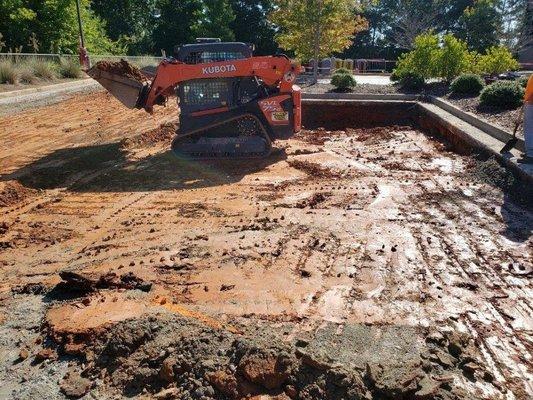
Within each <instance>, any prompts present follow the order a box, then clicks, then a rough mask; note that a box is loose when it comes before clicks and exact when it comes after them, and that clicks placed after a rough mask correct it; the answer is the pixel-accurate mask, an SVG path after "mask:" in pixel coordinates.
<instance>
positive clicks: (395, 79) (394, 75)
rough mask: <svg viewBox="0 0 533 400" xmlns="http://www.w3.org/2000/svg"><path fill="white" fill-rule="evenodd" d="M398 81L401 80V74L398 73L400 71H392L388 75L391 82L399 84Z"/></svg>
mask: <svg viewBox="0 0 533 400" xmlns="http://www.w3.org/2000/svg"><path fill="white" fill-rule="evenodd" d="M400 79H402V74H401V73H400V71H398V70H397V69H395V70H394V71H392V74H391V75H390V80H391V82H395V83H396V82H400Z"/></svg>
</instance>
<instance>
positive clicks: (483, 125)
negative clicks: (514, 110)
mask: <svg viewBox="0 0 533 400" xmlns="http://www.w3.org/2000/svg"><path fill="white" fill-rule="evenodd" d="M428 99H429V101H430V103H432V104H435V105H436V106H438V107H440V108H442V109H443V110H446V111H448V112H449V113H450V114H452V115H454V116H456V117H458V118H460V119H462V120H463V121H465V122H468V123H469V124H470V125H473V126H475V127H476V128H479V129H481V130H482V131H483V132H485V133H488V134H489V135H491V136H492V137H493V138H496V139H498V140H499V141H501V142H504V143H506V142H508V141H509V140H511V139H512V137H513V135H511V134H510V133H509V132H507V131H505V130H503V129H501V128H498V127H497V126H494V125H492V124H490V123H488V122H486V121H483V120H482V119H479V118H478V117H476V116H475V115H474V114H471V113H469V112H466V111H463V110H461V109H460V108H457V107H455V106H454V105H453V104H451V103H449V102H447V101H445V100H442V99H440V98H438V97H436V96H429V97H428ZM515 147H516V148H517V149H518V150H520V151H522V152H523V151H524V150H525V143H524V139H522V138H518V142H517V144H516V146H515Z"/></svg>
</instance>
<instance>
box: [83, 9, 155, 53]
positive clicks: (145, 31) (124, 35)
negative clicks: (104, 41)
mask: <svg viewBox="0 0 533 400" xmlns="http://www.w3.org/2000/svg"><path fill="white" fill-rule="evenodd" d="M156 3H157V0H119V1H109V0H92V2H91V9H92V10H93V11H94V13H95V14H96V15H98V16H99V17H100V18H101V19H102V20H103V21H104V22H105V24H106V32H107V34H108V36H109V37H110V38H111V39H112V40H114V41H118V42H120V43H121V44H123V45H124V47H125V48H126V49H127V52H128V53H129V54H146V53H147V52H150V51H151V50H152V47H153V43H152V34H153V30H154V26H155V22H156Z"/></svg>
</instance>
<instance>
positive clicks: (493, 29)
mask: <svg viewBox="0 0 533 400" xmlns="http://www.w3.org/2000/svg"><path fill="white" fill-rule="evenodd" d="M494 1H495V0H477V1H476V2H475V4H474V5H473V6H471V7H467V8H466V9H465V11H464V13H463V15H462V16H461V18H460V26H461V29H460V30H459V32H458V35H457V36H458V37H459V38H461V39H463V40H465V41H466V42H467V43H468V47H469V48H470V49H471V50H476V51H480V52H481V51H485V50H486V49H488V48H489V47H491V46H495V45H497V44H498V42H499V40H498V37H499V33H500V31H501V23H502V21H501V18H500V15H499V14H498V12H497V11H496V8H495V5H494Z"/></svg>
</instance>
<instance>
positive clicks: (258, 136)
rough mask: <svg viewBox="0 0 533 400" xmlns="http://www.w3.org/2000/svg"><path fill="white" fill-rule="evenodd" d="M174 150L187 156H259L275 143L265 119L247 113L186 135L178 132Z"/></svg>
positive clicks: (173, 143) (181, 155) (173, 142)
mask: <svg viewBox="0 0 533 400" xmlns="http://www.w3.org/2000/svg"><path fill="white" fill-rule="evenodd" d="M172 151H173V152H174V153H175V154H176V155H178V156H180V157H186V158H195V159H204V158H259V157H266V156H268V155H269V154H270V153H271V151H272V142H271V140H270V137H269V135H268V132H267V131H266V129H265V128H264V126H263V124H262V123H261V121H260V120H259V119H258V118H257V117H256V116H255V115H253V114H244V115H241V116H238V117H235V118H233V119H231V120H228V121H224V122H222V123H218V124H214V125H212V126H210V127H208V128H206V129H201V130H197V131H193V132H188V133H186V134H180V132H179V131H178V132H177V136H176V137H175V138H174V140H173V141H172Z"/></svg>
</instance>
